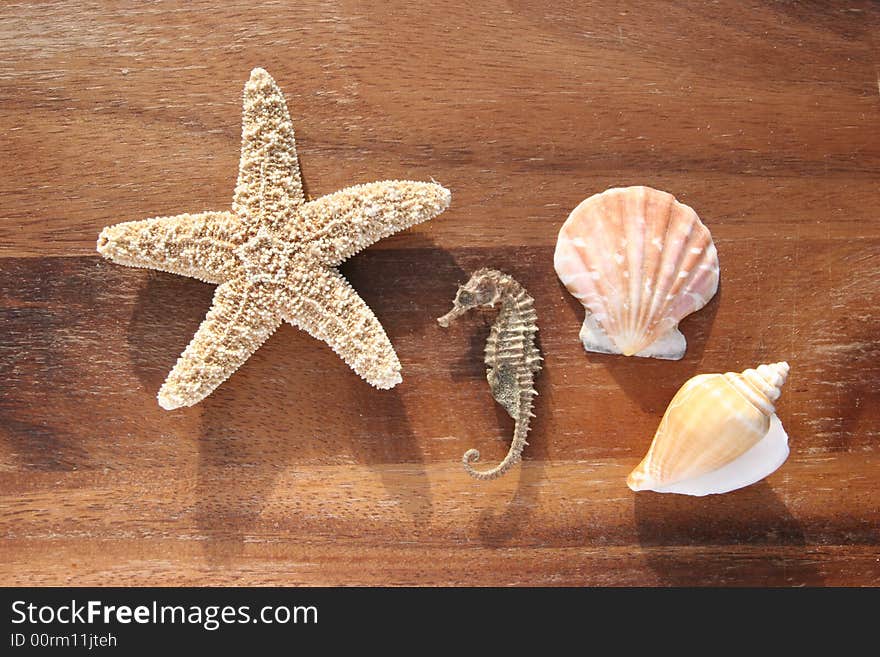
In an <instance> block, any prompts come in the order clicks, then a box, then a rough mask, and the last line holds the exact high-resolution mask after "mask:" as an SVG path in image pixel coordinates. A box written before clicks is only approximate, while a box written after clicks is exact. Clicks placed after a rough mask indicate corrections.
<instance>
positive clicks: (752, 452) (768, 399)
mask: <svg viewBox="0 0 880 657" xmlns="http://www.w3.org/2000/svg"><path fill="white" fill-rule="evenodd" d="M788 369H789V368H788V363H785V362H782V363H774V364H773V365H761V366H759V367H758V368H756V369H748V370H745V371H744V372H742V373H739V374H737V373H734V372H728V373H726V374H700V375H699V376H695V377H693V378H692V379H690V380H689V381H687V382H686V383H685V384H684V385H683V386H682V387H681V389H679V391H678V392H677V393H676V394H675V397H673V398H672V401H671V402H670V403H669V408H667V409H666V413H665V414H664V415H663V420H662V421H661V422H660V426H659V427H658V429H657V433H656V434H655V435H654V441H653V442H652V443H651V448H650V449H649V450H648V454H647V455H646V456H645V458H644V459H642V462H641V463H640V464H639V465H638V467H636V469H635V470H633V471H632V472H631V473H630V475H629V477H628V478H627V480H626V483H627V485H628V486H629V487H630V488H631V489H633V490H635V491H639V490H653V491H656V492H658V493H682V494H685V495H709V494H711V493H726V492H728V491H731V490H736V489H737V488H743V487H744V486H748V485H750V484H753V483H755V482H756V481H759V480H761V479H763V478H764V477H766V476H768V475H769V474H771V473H772V472H774V471H775V470H776V469H777V468H778V467H779V466H781V465H782V464H783V463H784V462H785V459H786V458H788V436H787V435H786V433H785V430H784V429H783V428H782V423H781V422H780V421H779V418H777V417H776V414H775V408H774V406H773V402H775V401H776V400H777V399H778V398H779V394H780V388H781V387H782V385H783V384H784V383H785V379H786V377H787V376H788Z"/></svg>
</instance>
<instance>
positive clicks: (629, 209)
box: [553, 187, 719, 360]
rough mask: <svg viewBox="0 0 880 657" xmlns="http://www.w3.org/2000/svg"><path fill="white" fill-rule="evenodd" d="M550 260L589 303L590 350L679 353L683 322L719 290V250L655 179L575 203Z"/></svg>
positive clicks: (585, 336)
mask: <svg viewBox="0 0 880 657" xmlns="http://www.w3.org/2000/svg"><path fill="white" fill-rule="evenodd" d="M553 264H554V266H555V268H556V273H557V275H558V276H559V278H560V280H561V281H562V282H563V284H564V285H565V287H566V288H568V291H569V292H571V294H572V295H573V296H574V297H575V298H576V299H577V300H578V301H580V302H581V304H582V305H583V306H584V308H585V309H586V318H585V319H584V325H583V327H582V328H581V333H580V337H581V341H582V342H583V343H584V349H586V350H587V351H597V352H600V353H612V354H624V355H626V356H633V355H634V356H645V357H648V356H650V357H653V358H666V359H670V360H678V359H679V358H681V357H682V356H684V352H685V349H686V347H687V343H686V341H685V338H684V336H683V335H682V334H681V332H680V331H679V330H678V323H679V322H680V321H681V320H682V318H684V317H686V316H687V315H689V314H690V313H692V312H694V311H696V310H699V309H700V308H702V307H703V306H705V305H706V303H708V301H709V300H710V299H711V298H712V296H713V295H714V294H715V292H716V291H717V290H718V271H719V270H718V251H717V250H716V249H715V244H714V243H713V242H712V235H711V234H710V233H709V229H708V228H706V226H704V225H703V223H702V222H701V221H700V218H699V217H698V216H697V213H696V212H694V211H693V209H691V208H690V207H688V206H687V205H684V204H683V203H679V202H678V201H676V200H675V197H674V196H672V194H669V193H667V192H661V191H659V190H656V189H652V188H650V187H623V188H612V189H609V190H607V191H605V192H602V193H601V194H595V195H593V196H591V197H590V198H588V199H587V200H585V201H584V202H582V203H581V204H580V205H578V206H577V207H576V208H575V209H574V210H573V211H572V213H571V214H570V215H569V217H568V219H567V220H566V221H565V223H564V224H563V225H562V228H561V229H560V231H559V239H558V240H557V242H556V253H555V254H554V258H553Z"/></svg>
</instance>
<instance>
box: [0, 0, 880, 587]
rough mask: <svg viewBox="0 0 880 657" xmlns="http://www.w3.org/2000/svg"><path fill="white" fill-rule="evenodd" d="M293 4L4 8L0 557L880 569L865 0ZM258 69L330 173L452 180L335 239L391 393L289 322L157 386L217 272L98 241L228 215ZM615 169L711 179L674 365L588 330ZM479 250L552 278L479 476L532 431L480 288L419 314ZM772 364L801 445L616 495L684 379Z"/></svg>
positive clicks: (232, 577) (213, 577)
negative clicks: (587, 338)
mask: <svg viewBox="0 0 880 657" xmlns="http://www.w3.org/2000/svg"><path fill="white" fill-rule="evenodd" d="M291 4H293V3H286V2H274V3H262V4H253V5H251V4H249V3H239V4H235V3H217V2H186V3H184V2H179V3H171V2H169V3H142V2H132V3H99V4H91V3H43V2H33V3H4V5H3V7H2V8H0V130H2V141H0V157H2V160H0V161H2V174H0V199H2V203H0V217H2V220H0V322H2V323H0V331H2V333H0V386H2V387H0V537H2V539H0V540H2V542H0V583H2V584H61V585H64V584H102V585H130V584H169V585H173V584H493V585H495V584H497V585H516V584H529V585H536V584H545V585H557V584H573V585H583V584H587V585H598V584H610V585H626V584H629V585H632V584H638V585H654V584H659V585H669V584H689V585H693V584H697V585H702V584H729V585H743V584H752V585H765V584H776V585H804V584H806V585H823V584H825V585H870V584H873V585H878V584H880V549H878V544H880V529H878V527H880V484H878V476H880V324H878V321H880V309H878V305H880V282H878V270H880V218H878V191H880V186H878V181H880V130H878V118H880V112H878V110H880V98H878V91H880V87H878V70H880V69H878V66H880V49H878V38H880V30H878V24H880V23H878V12H880V10H878V5H876V4H874V5H872V4H869V3H862V2H847V3H832V2H801V3H794V2H733V1H731V2H721V3H712V4H708V3H702V2H694V3H661V2H630V3H616V2H614V3H611V2H608V3H590V2H583V1H580V0H578V1H576V2H575V1H571V2H566V1H560V2H554V3H544V2H534V3H523V2H504V3H502V2H484V3H471V2H449V3H399V4H395V5H389V4H388V3H385V2H375V3H362V2H347V1H341V2H310V3H296V7H295V8H293V7H291V6H290V5H291ZM435 4H436V5H437V6H435ZM221 7H222V8H221ZM254 66H263V67H265V68H266V69H268V70H269V71H270V73H272V74H273V76H274V77H275V78H276V79H277V81H278V83H279V84H280V85H281V87H282V88H283V89H284V91H285V94H286V96H287V98H288V102H289V106H290V110H291V115H292V117H293V119H294V124H295V126H296V129H297V138H298V143H299V155H300V160H301V163H302V169H303V174H304V177H305V182H306V185H307V189H308V192H309V193H310V194H311V195H312V196H318V195H321V194H324V193H327V192H331V191H334V190H337V189H339V188H341V187H344V186H347V185H350V184H354V183H358V182H367V181H371V180H376V179H384V178H394V177H399V178H411V179H417V180H429V179H430V178H432V177H433V178H434V179H436V180H437V181H439V182H442V183H443V184H444V185H446V186H448V187H449V188H450V189H451V190H452V192H453V203H452V207H451V208H450V209H449V210H448V211H447V212H446V213H445V214H443V215H441V217H439V218H438V219H436V220H435V221H432V222H430V223H428V224H425V225H423V226H420V227H418V228H417V229H415V230H412V231H410V232H408V233H405V234H401V235H398V236H395V237H393V238H391V239H388V240H385V241H383V242H381V243H380V244H377V245H376V246H375V247H372V248H371V249H369V250H368V251H366V252H364V253H362V254H360V255H358V256H357V257H355V258H354V259H353V260H351V261H350V262H349V263H347V264H346V265H345V266H344V271H345V273H346V275H348V276H349V277H350V279H351V281H352V282H353V284H354V285H355V287H356V288H357V289H358V290H359V291H360V292H361V294H362V295H363V296H364V297H365V298H366V299H367V301H368V302H369V303H370V305H371V306H372V307H373V308H374V309H375V311H376V313H377V315H378V316H379V318H380V319H381V320H382V322H383V323H384V325H385V327H386V328H387V330H388V333H389V335H390V336H391V338H392V341H393V342H394V344H395V345H396V347H397V350H398V353H399V355H400V359H401V361H402V363H403V366H404V372H403V374H404V382H403V384H402V385H400V386H399V387H397V388H396V389H394V390H392V391H376V390H373V389H372V388H370V387H369V386H367V385H366V384H365V383H363V382H362V381H361V380H360V379H358V378H357V377H356V376H355V375H354V374H352V373H351V372H350V371H349V370H348V368H347V367H346V366H345V365H344V364H343V363H342V362H341V361H340V360H339V359H337V358H336V357H335V356H334V355H333V354H332V353H331V352H330V350H329V349H328V348H327V347H326V346H324V345H323V344H322V343H319V342H317V341H315V340H313V339H311V338H309V337H308V336H307V335H305V334H304V333H301V332H298V331H296V330H295V329H293V328H291V327H289V326H285V327H283V328H282V329H280V330H279V331H278V333H277V334H276V335H275V336H274V337H272V338H271V339H270V341H269V342H268V343H267V344H266V345H265V346H264V347H263V348H262V349H260V351H259V352H258V353H257V354H256V355H255V356H254V357H253V358H252V359H251V360H250V361H249V362H248V363H247V364H246V365H245V366H244V367H243V368H242V369H241V370H240V371H239V372H238V373H237V374H236V375H235V376H233V377H232V378H231V379H230V380H229V381H228V382H227V383H226V384H224V385H223V386H222V387H221V388H220V389H219V390H218V391H217V392H216V393H215V394H214V395H213V396H212V397H210V398H209V399H208V400H207V401H205V402H204V403H202V404H200V405H198V406H196V407H195V408H191V409H185V410H180V411H175V412H170V413H169V412H165V411H163V410H161V409H160V408H159V406H158V405H157V403H156V400H155V394H156V391H157V389H158V387H159V385H160V384H161V382H162V380H163V379H164V377H165V375H166V374H167V372H168V371H169V369H170V368H171V366H172V365H173V364H174V362H175V360H176V358H177V356H178V355H179V353H180V351H181V350H182V349H183V347H184V346H185V345H186V343H187V342H188V341H189V339H190V337H191V335H192V333H193V332H194V330H195V329H196V327H197V326H198V324H199V322H200V321H201V319H202V317H203V315H204V313H205V312H206V310H207V309H208V307H209V303H210V299H211V295H212V291H213V288H212V287H211V286H209V285H205V284H203V283H199V282H197V281H194V280H188V279H184V278H180V277H176V276H173V275H170V274H162V273H156V272H149V271H140V270H132V269H127V268H124V267H120V266H117V265H113V264H111V263H109V262H105V261H102V260H101V259H100V258H99V257H98V256H97V254H96V252H95V240H96V237H97V235H98V232H99V231H100V229H101V228H102V227H103V226H105V225H108V224H111V223H116V222H119V221H126V220H133V219H140V218H144V217H149V216H155V215H162V214H174V213H178V212H182V211H198V210H203V209H225V208H227V207H229V205H230V201H231V196H232V188H233V184H234V180H235V175H236V167H237V161H238V152H239V138H240V116H239V113H240V95H241V88H242V86H243V84H244V82H245V80H246V79H247V77H248V73H249V71H250V70H251V68H252V67H254ZM628 184H648V185H652V186H655V187H658V188H660V189H664V190H668V191H671V192H673V193H674V194H676V195H677V196H678V198H679V199H680V200H682V201H684V202H686V203H688V204H690V205H692V206H693V207H694V208H695V209H696V210H697V212H698V213H699V214H700V216H701V217H702V218H703V220H704V221H705V223H706V224H707V225H708V226H709V227H710V229H711V231H712V233H713V235H714V238H715V240H716V244H717V246H718V251H719V254H720V260H721V272H722V273H721V290H720V293H719V294H718V296H717V297H716V298H715V299H714V300H713V301H712V302H711V303H710V304H709V306H707V307H706V308H705V309H704V310H702V311H701V312H699V313H697V314H696V315H693V316H691V317H690V318H688V319H686V320H685V321H684V322H683V324H682V328H683V331H684V333H685V335H686V336H687V339H688V343H689V348H688V351H687V355H686V357H685V359H684V360H682V361H680V362H674V363H672V362H663V361H656V360H647V359H636V358H630V359H627V358H624V357H620V356H618V357H610V356H601V355H598V354H586V353H584V351H583V349H582V348H581V346H580V344H579V342H578V337H577V336H578V330H579V327H580V323H581V320H582V311H581V309H580V306H579V305H578V304H577V303H576V302H575V301H574V300H573V299H572V298H571V297H570V296H568V295H567V293H566V292H565V291H564V289H563V288H562V287H561V285H560V284H559V282H558V281H557V279H556V276H555V274H554V271H553V265H552V253H553V246H554V244H555V240H556V232H557V230H558V228H559V226H560V225H561V223H562V221H563V220H564V219H565V217H566V216H567V214H568V212H569V211H570V209H571V208H573V207H574V206H575V205H576V204H577V203H578V202H579V201H581V200H582V199H584V198H585V197H587V196H589V195H590V194H593V193H595V192H599V191H602V190H604V189H606V188H607V187H609V186H616V185H628ZM480 266H494V267H498V268H502V269H504V270H507V271H509V272H510V273H512V274H513V275H514V276H516V277H517V278H518V279H519V280H520V281H521V282H522V283H523V284H525V285H526V286H527V287H528V289H529V290H530V291H531V292H532V294H533V295H534V297H535V299H536V306H537V310H538V313H539V323H540V326H541V342H542V348H543V351H544V354H545V356H546V369H545V371H544V372H543V373H542V376H541V378H540V379H539V381H538V390H539V392H540V397H539V398H538V402H537V406H536V410H535V412H536V414H537V420H536V421H535V423H534V430H533V433H532V435H531V437H530V439H531V445H530V446H529V447H528V448H527V451H526V453H525V462H524V464H523V465H522V467H519V468H517V469H515V470H514V471H513V472H512V473H511V474H509V475H508V476H507V477H505V478H503V479H501V480H499V481H496V482H491V483H480V482H476V481H473V480H471V479H470V478H468V477H467V476H466V475H465V474H464V472H463V470H462V468H461V465H460V462H459V461H460V457H461V455H462V453H463V452H464V451H465V450H466V449H468V448H470V447H478V448H480V449H481V450H482V451H483V454H484V458H485V459H487V460H494V459H497V458H500V457H501V456H502V455H503V454H504V452H505V451H506V449H507V444H508V441H509V437H510V434H511V430H512V423H511V421H510V420H509V418H507V417H506V415H504V413H503V411H501V410H500V407H497V406H496V405H495V403H494V401H493V400H492V398H491V396H490V393H489V389H488V386H487V384H486V381H485V379H484V368H483V364H482V356H481V351H482V347H483V342H484V340H485V338H486V336H487V333H488V327H489V325H490V321H491V318H488V317H487V318H481V317H479V316H476V315H474V316H472V317H469V318H468V319H466V320H464V321H462V322H460V323H459V324H457V325H455V326H454V328H452V329H449V330H447V331H443V330H442V329H440V328H439V327H438V326H437V325H436V323H435V321H434V319H435V318H436V317H437V316H439V315H441V314H443V313H444V312H446V310H448V308H449V306H450V303H451V300H452V296H453V294H454V291H455V288H456V284H458V283H460V282H463V281H464V280H465V279H466V278H467V276H468V274H469V273H470V272H471V271H472V270H473V269H475V268H477V267H480ZM782 359H786V360H788V361H789V363H791V366H792V373H791V376H790V379H789V382H788V384H787V386H786V388H785V390H784V393H783V396H782V398H781V400H780V402H779V405H778V408H779V415H780V417H781V419H782V421H783V423H784V424H785V426H786V428H787V429H788V432H789V434H790V437H791V447H792V453H791V457H790V458H789V460H788V462H787V463H786V464H785V465H784V466H783V467H782V468H781V469H780V470H779V471H777V472H776V473H775V474H774V475H773V476H771V477H770V478H769V479H768V480H766V481H763V482H761V483H759V484H757V485H754V486H752V487H749V488H747V489H743V490H740V491H738V492H735V493H731V494H728V495H723V496H714V497H710V498H703V499H697V498H686V497H680V496H674V495H657V494H652V493H641V494H638V495H635V494H633V493H632V492H630V490H629V489H628V488H627V487H626V485H625V481H624V480H625V476H626V474H627V472H628V471H629V470H630V469H631V468H632V467H633V466H634V465H635V464H636V463H637V462H638V460H639V459H640V458H641V456H642V455H643V453H644V451H645V450H646V449H647V447H648V444H649V442H650V439H651V436H652V434H653V431H654V429H655V428H656V425H657V423H658V421H659V419H660V416H661V415H662V413H663V411H664V409H665V407H666V404H667V402H668V401H669V399H670V398H671V397H672V395H673V394H674V392H675V391H676V389H677V388H678V387H679V386H680V385H681V384H682V383H683V382H684V381H685V380H686V379H687V378H688V377H689V376H692V375H694V374H696V373H699V372H713V371H727V370H731V369H736V370H741V369H744V368H746V367H749V366H754V365H757V364H759V363H761V362H765V361H776V360H782Z"/></svg>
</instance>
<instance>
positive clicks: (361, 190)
mask: <svg viewBox="0 0 880 657" xmlns="http://www.w3.org/2000/svg"><path fill="white" fill-rule="evenodd" d="M449 201H450V193H449V190H448V189H446V188H444V187H441V186H440V185H438V184H436V183H424V182H412V181H408V180H388V181H384V182H374V183H367V184H365V185H356V186H354V187H348V188H346V189H343V190H340V191H338V192H335V193H333V194H328V195H327V196H322V197H321V198H318V199H315V200H314V201H310V202H309V203H306V204H305V205H303V206H302V207H301V208H300V210H299V216H300V217H301V219H303V221H302V225H304V226H310V227H311V228H310V229H309V231H308V232H305V231H303V232H302V234H301V236H298V238H299V239H302V240H303V241H308V242H310V243H311V246H310V249H311V251H312V253H313V254H314V255H315V256H316V257H317V258H319V259H320V260H321V261H322V262H324V263H325V264H326V265H327V266H330V267H335V266H336V265H338V264H340V263H341V262H343V261H344V260H346V259H348V258H350V257H351V256H353V255H354V254H355V253H357V252H358V251H361V250H362V249H365V248H366V247H368V246H369V245H370V244H373V243H374V242H377V241H379V240H380V239H382V238H383V237H388V236H389V235H392V234H394V233H396V232H398V231H401V230H403V229H405V228H409V227H410V226H414V225H415V224H419V223H422V222H423V221H427V220H428V219H432V218H434V217H436V216H437V215H438V214H440V213H441V212H443V211H444V210H445V209H446V208H448V207H449Z"/></svg>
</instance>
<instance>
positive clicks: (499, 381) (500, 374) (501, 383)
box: [437, 269, 543, 479]
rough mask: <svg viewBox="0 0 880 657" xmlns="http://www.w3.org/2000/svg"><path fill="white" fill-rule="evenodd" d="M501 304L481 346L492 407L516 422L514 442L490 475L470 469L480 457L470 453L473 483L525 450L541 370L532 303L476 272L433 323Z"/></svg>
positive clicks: (518, 289)
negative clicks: (483, 348) (497, 406)
mask: <svg viewBox="0 0 880 657" xmlns="http://www.w3.org/2000/svg"><path fill="white" fill-rule="evenodd" d="M498 302H500V303H501V312H499V313H498V318H497V319H496V320H495V324H493V325H492V331H491V333H490V334H489V339H488V340H487V341H486V366H487V370H486V378H487V379H488V380H489V387H490V388H491V389H492V396H493V397H495V401H497V402H498V403H499V404H501V405H502V406H503V407H504V408H505V410H506V411H507V412H508V413H509V414H510V417H512V418H513V420H514V422H515V426H514V430H513V440H512V441H511V443H510V450H509V451H508V452H507V456H505V457H504V460H503V461H501V463H499V464H498V465H496V466H495V467H494V468H491V469H490V470H477V469H476V468H474V467H473V465H471V464H472V463H474V462H476V461H477V460H479V458H480V452H479V451H478V450H476V449H469V450H468V451H467V452H465V453H464V456H463V457H462V462H463V463H464V468H465V470H467V472H468V474H469V475H471V476H472V477H475V478H477V479H495V478H496V477H500V476H501V475H503V474H504V473H505V472H507V471H508V470H509V469H510V468H511V466H513V465H514V464H516V463H517V462H518V461H519V460H520V456H521V454H522V451H523V448H524V447H525V446H526V445H528V443H527V442H526V435H527V434H528V433H529V422H530V420H531V418H533V417H535V416H534V415H533V414H532V401H533V398H534V396H535V395H537V394H538V393H537V392H535V388H534V378H535V374H537V373H538V372H539V371H540V369H541V361H542V360H543V359H542V358H541V352H540V350H539V349H538V346H537V344H536V343H535V333H537V331H538V315H537V313H536V312H535V301H534V299H532V297H531V296H529V293H528V292H526V289H525V288H524V287H523V286H522V285H520V284H519V283H517V282H516V281H515V280H514V279H513V278H512V277H511V276H509V275H507V274H504V273H502V272H500V271H497V270H495V269H480V270H478V271H475V272H474V273H473V275H472V276H471V279H470V280H469V281H468V282H467V283H466V284H465V285H463V286H461V287H459V288H458V293H457V294H456V295H455V301H454V302H453V306H452V310H451V311H449V312H448V313H447V314H446V315H444V316H443V317H440V318H439V319H438V320H437V321H438V322H439V323H440V326H443V327H447V326H449V322H450V320H453V319H455V318H456V317H458V316H460V315H463V314H464V313H465V312H467V311H468V310H470V309H471V308H476V307H478V306H485V307H490V308H491V307H493V306H494V305H495V304H496V303H498Z"/></svg>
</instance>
